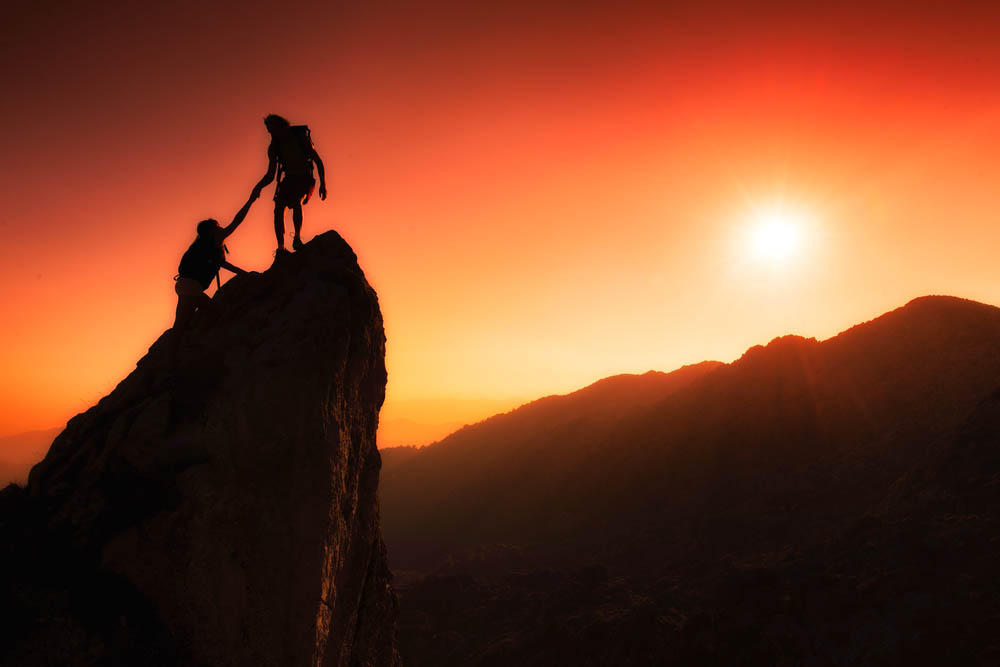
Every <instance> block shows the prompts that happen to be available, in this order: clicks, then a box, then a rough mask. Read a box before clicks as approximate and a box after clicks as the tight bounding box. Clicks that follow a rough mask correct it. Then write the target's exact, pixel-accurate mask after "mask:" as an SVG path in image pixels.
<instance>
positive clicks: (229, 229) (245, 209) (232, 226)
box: [222, 187, 260, 239]
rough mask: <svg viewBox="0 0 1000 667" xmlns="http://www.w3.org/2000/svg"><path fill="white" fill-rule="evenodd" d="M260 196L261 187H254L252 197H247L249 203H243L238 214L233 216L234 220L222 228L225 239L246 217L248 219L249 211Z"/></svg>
mask: <svg viewBox="0 0 1000 667" xmlns="http://www.w3.org/2000/svg"><path fill="white" fill-rule="evenodd" d="M258 197H260V189H259V188H257V187H254V189H253V192H251V193H250V199H247V203H246V204H243V208H241V209H240V210H238V211H237V212H236V215H235V216H233V221H232V222H230V223H229V224H228V225H226V226H225V227H223V228H222V238H223V239H225V238H226V237H227V236H229V235H230V234H232V233H233V232H235V231H236V228H237V227H239V226H240V224H241V223H242V222H243V220H244V219H246V217H247V213H249V212H250V207H251V206H253V203H254V202H255V201H257V198H258Z"/></svg>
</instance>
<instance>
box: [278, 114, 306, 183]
mask: <svg viewBox="0 0 1000 667" xmlns="http://www.w3.org/2000/svg"><path fill="white" fill-rule="evenodd" d="M290 129H291V134H292V137H293V139H294V145H292V146H289V145H288V142H285V144H284V145H282V144H276V145H275V150H276V152H277V154H278V166H279V169H280V171H279V173H278V176H279V178H280V176H281V172H285V173H292V174H309V175H310V176H311V175H312V172H313V161H312V154H313V142H312V133H311V132H310V131H309V126H308V125H292V126H291V128H290ZM296 149H298V150H296Z"/></svg>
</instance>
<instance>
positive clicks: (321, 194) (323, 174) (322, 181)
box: [312, 148, 326, 199]
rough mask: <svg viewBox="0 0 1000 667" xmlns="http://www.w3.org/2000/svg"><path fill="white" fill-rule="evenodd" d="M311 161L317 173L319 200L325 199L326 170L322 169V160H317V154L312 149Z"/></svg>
mask: <svg viewBox="0 0 1000 667" xmlns="http://www.w3.org/2000/svg"><path fill="white" fill-rule="evenodd" d="M312 160H313V162H315V163H316V171H318V172H319V198H320V199H326V170H325V169H324V168H323V160H321V159H320V158H319V153H317V152H316V149H315V148H314V149H313V153H312Z"/></svg>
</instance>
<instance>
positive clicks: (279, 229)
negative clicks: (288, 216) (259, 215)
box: [274, 202, 285, 250]
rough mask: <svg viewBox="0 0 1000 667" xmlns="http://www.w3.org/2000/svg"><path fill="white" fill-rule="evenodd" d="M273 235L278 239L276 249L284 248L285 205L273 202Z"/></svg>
mask: <svg viewBox="0 0 1000 667" xmlns="http://www.w3.org/2000/svg"><path fill="white" fill-rule="evenodd" d="M274 237H275V238H276V239H277V241H278V250H284V249H285V207H284V205H282V204H279V203H278V202H275V203H274Z"/></svg>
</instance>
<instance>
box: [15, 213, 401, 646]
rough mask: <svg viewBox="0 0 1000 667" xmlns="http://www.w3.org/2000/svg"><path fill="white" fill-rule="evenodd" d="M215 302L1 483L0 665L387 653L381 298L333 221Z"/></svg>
mask: <svg viewBox="0 0 1000 667" xmlns="http://www.w3.org/2000/svg"><path fill="white" fill-rule="evenodd" d="M215 301H216V304H217V312H216V313H215V314H214V316H209V315H206V316H202V314H199V316H198V318H196V320H195V322H194V324H193V326H192V329H191V330H190V331H189V332H188V333H187V334H186V335H185V337H184V339H183V341H182V344H181V345H180V348H179V355H178V357H177V359H176V360H175V363H173V364H171V363H169V360H168V349H167V348H168V344H167V336H169V333H168V334H167V335H166V336H164V337H162V338H161V339H160V340H158V341H157V342H156V343H155V344H154V345H153V346H152V347H151V348H150V351H149V353H148V354H147V355H146V356H145V357H144V358H143V359H142V360H140V361H139V363H138V364H137V367H136V369H135V371H134V372H132V373H131V374H130V375H129V376H128V377H127V378H125V380H123V381H122V382H121V383H120V384H119V385H118V386H117V387H116V388H115V389H114V391H112V392H111V393H110V394H109V395H108V396H106V397H105V398H103V399H102V400H101V401H100V402H99V403H98V404H97V405H96V406H94V407H92V408H91V409H89V410H87V411H86V412H84V413H83V414H81V415H78V416H77V417H75V418H74V419H72V420H71V421H70V422H69V424H68V425H67V428H66V430H65V431H64V432H63V433H62V434H61V435H59V436H58V437H57V438H56V440H55V441H54V443H53V444H52V447H51V449H50V451H49V453H48V455H47V456H46V457H45V459H44V460H43V461H41V462H40V463H39V464H38V465H36V466H35V467H34V469H32V471H31V474H30V477H29V481H28V485H27V487H26V488H25V489H21V488H19V487H15V486H10V487H8V488H7V489H5V490H4V491H3V493H2V495H0V544H2V545H3V546H2V547H0V553H2V558H3V563H2V565H4V567H3V568H2V572H3V575H2V577H3V578H4V579H3V582H2V583H0V596H2V597H0V600H2V603H3V605H4V607H5V608H7V609H9V610H13V611H14V614H13V616H14V617H16V618H17V621H16V622H15V623H12V624H8V625H7V627H6V628H4V629H3V630H0V661H4V662H9V663H11V664H19V665H36V664H37V665H42V664H74V665H99V664H146V665H251V664H252V665H283V666H285V665H289V666H290V665H366V666H367V665H372V666H374V665H396V664H398V662H399V659H398V655H397V654H396V652H395V648H394V644H395V637H394V622H395V614H396V601H395V595H394V593H393V591H392V589H391V588H390V573H389V570H388V567H387V564H386V552H385V547H384V545H383V542H382V537H381V530H380V527H379V511H378V505H377V500H376V491H377V487H378V479H379V468H380V458H379V454H378V451H377V450H376V447H375V431H376V427H377V424H378V413H379V409H380V407H381V405H382V401H383V399H384V393H385V382H386V372H385V365H384V356H385V335H384V333H383V328H382V318H381V313H380V311H379V307H378V300H377V297H376V295H375V292H374V291H373V290H372V288H371V287H370V286H369V285H368V283H367V281H366V280H365V277H364V274H363V273H362V271H361V269H360V267H359V266H358V264H357V259H356V257H355V255H354V253H353V251H352V250H351V248H350V247H349V246H348V245H347V243H346V242H344V240H343V239H341V238H340V236H339V235H337V234H336V233H334V232H328V233H326V234H323V235H321V236H318V237H316V238H315V239H314V240H313V241H311V242H310V243H309V244H307V245H306V247H305V248H303V249H302V250H300V251H299V252H297V253H295V254H294V255H290V256H287V257H281V258H280V259H279V261H277V262H276V263H275V265H274V266H272V267H271V269H269V270H268V271H266V272H265V273H263V274H251V275H248V276H239V277H235V278H233V279H232V280H230V281H229V282H228V283H227V284H226V285H224V286H223V287H222V289H221V290H220V291H219V293H218V295H217V296H216V297H215ZM210 320H211V321H210ZM84 353H85V351H83V350H81V354H84Z"/></svg>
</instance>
